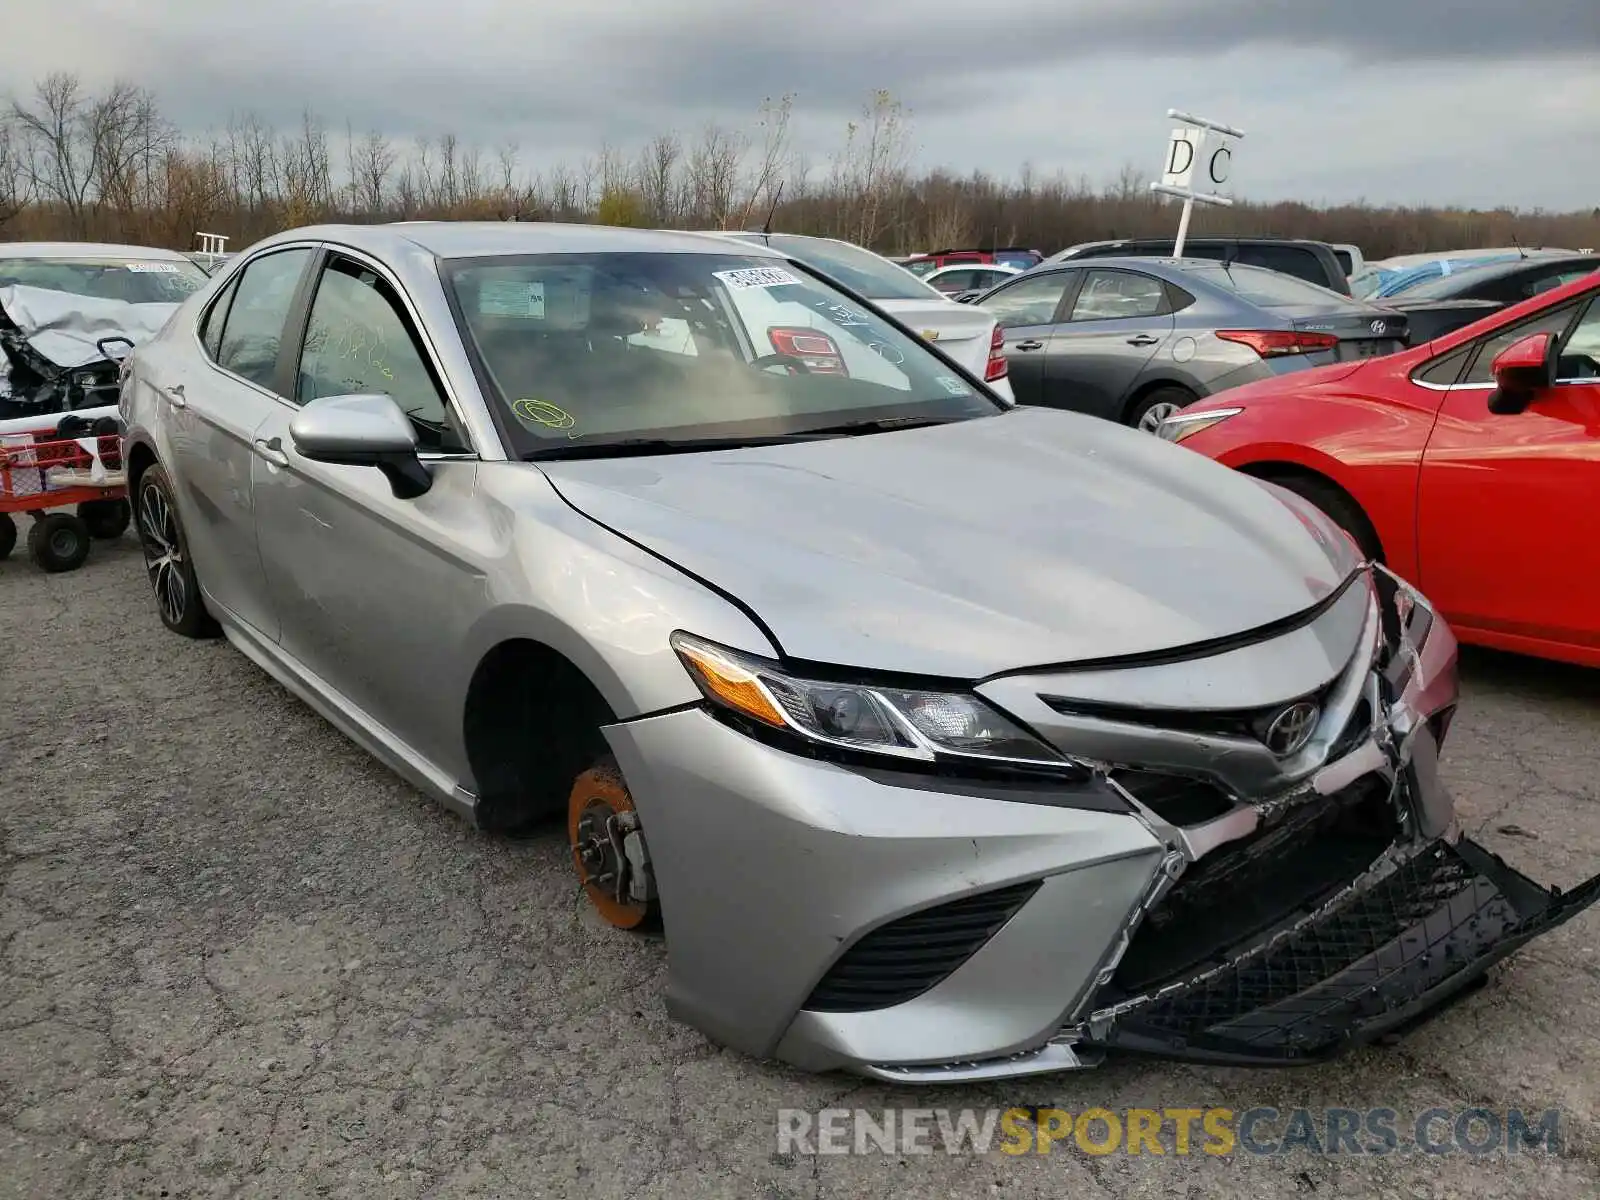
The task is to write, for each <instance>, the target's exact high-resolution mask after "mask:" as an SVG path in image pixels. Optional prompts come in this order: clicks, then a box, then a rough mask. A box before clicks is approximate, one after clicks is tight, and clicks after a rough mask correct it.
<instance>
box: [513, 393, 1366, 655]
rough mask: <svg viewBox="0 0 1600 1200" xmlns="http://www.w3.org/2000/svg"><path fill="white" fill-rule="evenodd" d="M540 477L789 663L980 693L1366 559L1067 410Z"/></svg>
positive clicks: (602, 464) (1310, 601)
mask: <svg viewBox="0 0 1600 1200" xmlns="http://www.w3.org/2000/svg"><path fill="white" fill-rule="evenodd" d="M539 469H540V470H543V471H544V472H545V473H546V475H547V476H548V477H549V478H550V479H551V481H552V483H553V484H554V486H555V487H556V488H557V489H558V490H559V491H560V492H561V494H562V495H563V496H564V497H565V498H566V499H567V501H568V502H569V503H570V504H572V505H573V506H574V507H575V508H576V509H578V510H579V511H580V512H583V513H585V514H587V515H588V516H589V517H590V518H592V519H593V520H595V521H597V522H599V523H601V524H602V525H605V526H607V527H608V528H610V529H612V530H614V531H616V532H617V533H620V534H622V535H623V536H625V537H627V538H629V539H631V540H633V541H635V542H637V543H638V544H640V545H642V546H644V547H646V548H648V549H649V550H651V551H652V552H654V553H656V554H658V555H660V556H661V557H663V558H665V559H667V560H668V561H670V562H672V563H675V564H677V565H678V566H679V567H681V568H682V569H684V570H686V571H688V572H690V573H692V574H694V575H696V576H699V577H700V578H701V579H703V580H705V581H707V582H708V583H710V584H712V585H713V586H715V587H717V588H719V589H720V590H722V591H724V592H726V593H728V594H730V595H732V596H733V597H735V598H737V599H738V600H739V601H740V602H742V603H743V604H745V605H746V606H748V607H749V608H750V609H751V610H752V611H753V612H754V613H755V614H756V615H757V616H758V617H759V618H760V619H761V620H762V621H763V622H764V623H765V624H766V626H767V627H768V629H769V630H770V631H771V633H772V636H773V637H774V638H775V639H776V640H777V642H778V643H779V649H780V651H781V652H782V653H783V654H784V655H786V656H788V657H790V658H795V659H802V660H808V661H812V662H817V663H827V664H833V665H839V666H848V667H856V668H861V669H863V670H873V671H883V672H899V673H906V674H914V675H930V676H940V677H945V678H951V679H967V680H970V679H979V678H983V677H986V676H989V675H993V674H996V673H1000V672H1004V671H1009V670H1016V669H1021V668H1026V667H1035V666H1044V665H1054V664H1064V663H1071V662H1075V661H1082V660H1089V659H1094V660H1099V659H1105V658H1113V657H1118V656H1124V655H1134V654H1144V653H1149V652H1153V651H1163V650H1170V649H1174V648H1177V647H1182V646H1186V645H1190V644H1193V643H1197V642H1204V641H1209V640H1211V639H1214V638H1218V637H1224V636H1228V635H1230V634H1236V633H1241V632H1244V631H1247V630H1251V629H1254V628H1257V627H1259V626H1262V625H1266V624H1268V623H1271V622H1274V621H1278V620H1281V619H1283V618H1285V617H1289V616H1292V615H1294V614H1296V613H1299V612H1302V611H1304V610H1305V609H1307V608H1309V607H1311V606H1313V605H1315V604H1316V603H1317V602H1318V601H1320V600H1322V599H1324V598H1325V597H1326V596H1327V595H1328V594H1329V593H1330V592H1331V591H1333V590H1334V589H1335V588H1336V587H1337V585H1338V584H1339V583H1340V582H1342V580H1343V579H1344V578H1345V577H1346V575H1347V574H1348V571H1349V570H1350V569H1351V567H1352V566H1353V562H1352V561H1351V560H1350V558H1349V555H1348V552H1347V551H1346V549H1345V548H1344V547H1343V546H1342V543H1340V541H1339V539H1338V537H1337V535H1336V534H1332V535H1330V534H1329V533H1328V532H1327V531H1326V529H1325V527H1323V526H1320V525H1318V524H1316V523H1315V521H1314V519H1313V518H1311V517H1308V516H1306V515H1304V514H1303V513H1298V512H1297V511H1296V510H1294V509H1291V508H1290V507H1288V505H1287V504H1285V503H1284V502H1283V501H1281V500H1280V499H1279V498H1278V497H1277V496H1276V495H1275V494H1274V493H1273V492H1271V491H1269V490H1268V489H1267V488H1266V487H1263V486H1262V485H1261V484H1260V483H1258V482H1256V481H1255V480H1253V479H1251V478H1249V477H1248V476H1245V475H1241V474H1236V473H1235V472H1233V471H1230V470H1228V469H1226V468H1224V467H1221V466H1218V465H1217V464H1215V463H1212V462H1211V461H1209V460H1208V459H1205V458H1203V457H1202V456H1201V455H1198V454H1194V453H1191V452H1190V451H1188V450H1185V449H1183V448H1182V447H1181V446H1174V445H1171V444H1169V443H1166V442H1164V441H1162V440H1160V439H1159V438H1154V437H1151V436H1150V435H1149V434H1144V433H1138V432H1136V431H1133V430H1130V429H1126V428H1124V427H1121V426H1118V425H1114V424H1112V423H1110V422H1107V421H1101V420H1097V419H1095V418H1092V417H1085V416H1081V415H1078V414H1074V413H1067V412H1060V411H1055V410H1048V409H1029V408H1018V409H1014V410H1011V411H1009V412H1007V413H1004V414H1003V415H999V416H996V417H992V418H981V419H978V420H972V421H963V422H959V423H955V424H948V425H941V426H933V427H930V428H926V429H913V430H902V431H897V432H890V433H881V434H870V435H865V436H860V437H850V438H838V439H830V440H826V441H819V442H802V443H793V444H789V445H780V446H774V447H759V448H756V447H752V448H746V449H734V450H723V451H714V452H710V453H697V454H683V455H662V456H652V457H649V458H628V459H601V460H588V461H573V462H555V463H541V464H539ZM691 632H692V631H691Z"/></svg>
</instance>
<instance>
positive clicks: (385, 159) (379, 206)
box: [350, 129, 396, 216]
mask: <svg viewBox="0 0 1600 1200" xmlns="http://www.w3.org/2000/svg"><path fill="white" fill-rule="evenodd" d="M395 157H396V156H395V151H394V147H393V146H392V145H390V144H389V139H388V138H386V137H385V136H384V135H383V134H381V133H379V132H378V131H377V130H375V129H374V130H371V131H369V132H368V133H367V135H366V136H365V137H363V138H362V139H361V140H360V141H359V142H355V141H353V142H352V143H351V150H350V195H351V199H352V200H353V201H354V203H355V206H356V208H357V209H358V210H360V211H361V212H363V213H366V214H368V215H370V216H376V215H378V214H380V213H382V212H383V208H384V204H385V203H386V202H387V200H388V195H389V191H388V189H389V175H390V172H392V171H393V170H394V164H395Z"/></svg>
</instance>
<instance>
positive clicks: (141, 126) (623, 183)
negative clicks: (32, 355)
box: [0, 72, 1600, 257]
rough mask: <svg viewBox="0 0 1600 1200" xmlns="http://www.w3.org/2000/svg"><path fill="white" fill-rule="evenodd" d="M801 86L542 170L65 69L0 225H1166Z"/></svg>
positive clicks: (25, 104)
mask: <svg viewBox="0 0 1600 1200" xmlns="http://www.w3.org/2000/svg"><path fill="white" fill-rule="evenodd" d="M794 105H795V97H794V96H792V95H784V96H780V97H774V98H769V99H767V100H765V101H763V103H762V104H761V106H760V109H759V111H758V112H757V113H756V114H755V116H754V119H753V120H752V121H751V122H749V123H748V124H746V125H743V126H738V125H730V124H724V123H717V122H714V123H711V124H707V125H705V126H703V127H701V128H699V129H697V130H693V131H689V132H687V133H679V132H663V133H661V134H658V135H657V136H655V137H653V138H651V139H650V140H649V141H648V142H647V143H646V144H645V145H643V146H639V147H632V148H623V147H618V146H614V145H609V144H603V145H601V146H599V147H597V148H596V150H595V151H594V153H592V154H590V155H587V156H585V157H584V158H582V159H581V160H580V161H578V162H554V163H541V162H539V161H538V160H537V156H536V155H534V154H532V153H529V152H527V151H525V150H524V148H523V147H520V146H519V145H518V144H516V143H515V142H505V143H502V144H500V145H496V146H492V147H491V146H481V145H478V144H475V143H473V142H471V141H467V140H464V139H461V138H459V137H457V135H455V134H453V133H445V134H442V135H439V136H437V137H419V138H416V139H413V140H410V141H406V140H402V139H396V138H394V137H391V136H389V135H386V134H383V133H380V132H377V131H365V132H362V131H357V130H356V129H354V128H353V127H351V126H350V125H349V124H348V123H347V124H345V125H344V126H343V128H339V127H337V126H332V125H330V124H329V123H328V122H326V121H325V120H324V119H323V118H322V117H320V116H318V115H317V114H315V113H313V112H310V111H306V112H305V113H304V114H303V115H302V117H301V120H300V122H299V124H298V126H297V127H296V128H294V129H292V130H282V129H274V128H272V127H270V126H269V125H268V124H267V123H265V122H264V121H262V120H261V119H260V118H259V117H257V116H255V115H254V114H251V113H241V114H235V115H233V116H232V117H230V119H229V120H228V123H227V125H226V126H225V127H224V128H222V129H221V130H220V131H216V132H213V133H211V134H208V135H205V136H194V135H192V134H186V133H185V132H184V131H182V130H180V129H178V128H177V127H176V126H175V125H174V124H173V123H172V122H171V121H170V120H169V119H167V118H166V117H165V116H164V115H163V114H162V112H161V108H160V105H159V102H158V97H157V96H156V94H155V93H154V92H152V91H151V90H150V89H148V88H146V87H143V86H141V85H139V84H136V83H132V82H127V81H118V82H114V83H112V84H110V85H109V86H108V87H106V88H105V89H103V90H100V91H96V90H94V89H92V88H90V87H88V86H86V85H85V84H84V82H83V80H82V79H81V78H80V77H79V76H77V75H75V74H72V73H69V72H56V73H53V74H50V75H48V76H46V77H44V78H43V79H41V80H39V81H38V82H37V83H36V84H35V86H34V87H33V90H32V91H31V92H29V93H27V94H25V95H18V96H13V97H10V98H9V99H8V100H6V101H5V102H4V104H3V105H0V239H3V240H45V239H71V240H97V241H120V242H132V243H136V244H145V245H160V246H168V247H171V248H174V249H188V248H192V247H193V245H194V235H195V233H196V232H197V231H202V230H203V231H206V232H212V233H220V234H224V235H226V236H227V237H228V238H229V239H230V241H229V244H230V245H231V246H232V247H234V248H242V247H244V246H246V245H248V244H250V243H251V242H253V241H255V240H256V239H258V238H261V237H265V236H266V235H268V234H270V233H274V232H277V231H279V230H281V229H286V228H293V227H295V226H298V225H305V224H311V223H316V222H321V221H356V222H373V221H397V220H426V219H487V220H519V221H533V220H556V221H597V222H600V223H602V224H610V225H631V226H646V227H654V228H669V227H670V228H686V229H713V228H715V229H724V228H758V227H760V226H762V225H763V224H765V223H766V222H767V221H768V219H769V218H770V219H771V222H772V228H773V229H775V230H783V231H787V232H792V233H814V234H824V235H828V236H832V237H841V238H845V239H846V240H848V241H852V242H857V243H859V244H862V245H866V246H871V247H872V248H874V249H876V250H879V251H881V252H883V253H886V254H896V253H909V252H913V251H918V250H932V249H938V248H941V247H954V246H963V245H968V246H970V245H1021V246H1031V247H1035V248H1038V249H1041V250H1045V251H1047V252H1048V251H1053V250H1056V249H1059V248H1061V247H1063V246H1068V245H1071V244H1073V243H1075V242H1081V241H1090V240H1093V239H1096V238H1106V237H1134V236H1160V235H1170V234H1171V233H1172V232H1173V231H1174V229H1175V226H1176V213H1175V211H1174V209H1173V207H1172V203H1173V202H1171V201H1168V200H1164V199H1161V198H1159V197H1157V196H1154V195H1152V193H1151V192H1150V191H1149V181H1148V178H1147V177H1146V176H1145V175H1144V174H1143V173H1142V172H1140V171H1139V170H1138V169H1137V168H1135V167H1132V166H1129V167H1124V168H1123V170H1122V172H1121V174H1120V175H1119V176H1118V177H1117V178H1116V179H1114V180H1112V181H1110V182H1108V183H1101V184H1098V185H1097V184H1096V183H1095V182H1094V181H1092V180H1091V179H1089V178H1088V177H1087V176H1077V177H1073V176H1070V175H1067V174H1055V175H1050V176H1043V175H1040V174H1039V173H1037V172H1036V171H1034V170H1033V169H1032V168H1031V167H1030V166H1028V165H1027V164H1023V165H1022V166H1021V167H1020V169H1019V170H1018V172H1017V173H1016V174H1015V175H1014V176H1013V177H1012V178H999V177H996V176H994V175H990V174H986V173H983V172H973V173H971V174H958V173H955V172H952V171H949V170H946V169H942V168H937V167H936V168H932V169H919V168H918V167H917V166H916V163H915V154H914V141H913V137H912V122H911V114H910V112H909V111H908V110H907V109H906V108H905V106H904V105H903V104H902V103H901V101H899V100H898V99H896V98H895V97H894V96H892V95H891V94H890V93H888V92H886V91H878V92H875V93H873V94H872V95H871V96H870V97H868V99H867V101H866V103H865V105H864V106H863V108H862V111H861V113H860V116H859V117H858V119H856V120H854V121H851V122H849V123H848V124H847V125H846V126H845V128H844V129H843V131H842V136H841V138H840V142H839V144H838V146H837V147H836V149H835V150H834V152H833V153H831V154H829V155H827V156H825V158H823V159H822V160H821V161H813V160H812V159H810V158H809V157H808V156H807V155H805V154H804V153H802V152H801V151H800V150H799V149H798V148H797V147H796V145H795V143H794V140H793V138H792V136H791V117H792V115H793V113H794ZM1193 231H1194V232H1195V233H1252V234H1269V235H1273V236H1279V237H1309V238H1319V239H1323V240H1326V241H1331V242H1353V243H1355V244H1357V245H1359V246H1361V247H1362V249H1363V251H1364V252H1365V253H1366V254H1367V256H1368V257H1385V256H1388V255H1391V254H1400V253H1408V252H1414V251H1424V250H1434V249H1452V248H1457V247H1468V246H1500V245H1511V244H1513V243H1517V244H1521V245H1525V246H1532V245H1541V244H1542V245H1558V246H1566V247H1572V248H1579V247H1589V246H1595V245H1600V208H1595V209H1594V210H1593V211H1591V212H1574V213H1547V212H1544V211H1534V212H1532V213H1528V212H1517V211H1513V210H1510V209H1496V210H1492V211H1483V210H1470V209H1460V208H1426V207H1424V208H1392V207H1390V208H1385V207H1377V206H1373V205H1367V204H1347V205H1341V206H1337V207H1325V206H1315V205H1311V204H1302V203H1295V202H1287V201H1286V202H1280V203H1273V204H1259V203H1239V204H1237V205H1235V206H1234V207H1233V208H1231V209H1221V210H1205V211H1201V212H1198V213H1197V214H1196V218H1195V223H1194V227H1193Z"/></svg>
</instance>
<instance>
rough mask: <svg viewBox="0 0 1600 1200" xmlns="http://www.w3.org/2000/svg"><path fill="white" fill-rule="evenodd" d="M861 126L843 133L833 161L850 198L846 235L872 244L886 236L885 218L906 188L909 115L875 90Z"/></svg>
mask: <svg viewBox="0 0 1600 1200" xmlns="http://www.w3.org/2000/svg"><path fill="white" fill-rule="evenodd" d="M861 116H862V119H861V121H860V123H857V122H854V121H852V122H851V123H850V124H849V125H848V126H847V127H846V130H845V144H844V150H843V151H842V152H841V154H840V155H839V157H838V159H836V160H835V167H834V182H835V187H836V188H838V189H841V190H842V191H843V192H844V193H845V195H846V196H848V197H849V206H850V207H849V209H848V211H847V215H846V217H845V235H846V237H847V238H848V239H849V240H850V241H853V242H857V243H859V244H861V245H863V246H870V245H872V244H873V243H874V242H876V241H877V240H878V238H879V237H880V235H881V234H882V233H883V232H884V227H885V224H886V215H887V214H888V213H889V212H890V211H891V208H892V206H893V204H894V203H895V201H896V200H897V199H898V198H899V197H900V195H901V194H902V193H903V191H904V188H905V182H906V176H907V174H908V173H909V171H910V168H911V127H910V114H909V113H908V112H907V111H906V109H905V106H904V105H903V104H902V103H901V102H900V101H898V100H896V99H895V98H894V97H893V96H892V95H890V94H889V93H888V92H887V91H884V90H882V89H880V90H878V91H875V92H873V94H872V99H871V100H870V101H869V102H868V104H867V106H866V108H865V109H864V110H863V111H862V115H861Z"/></svg>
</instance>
